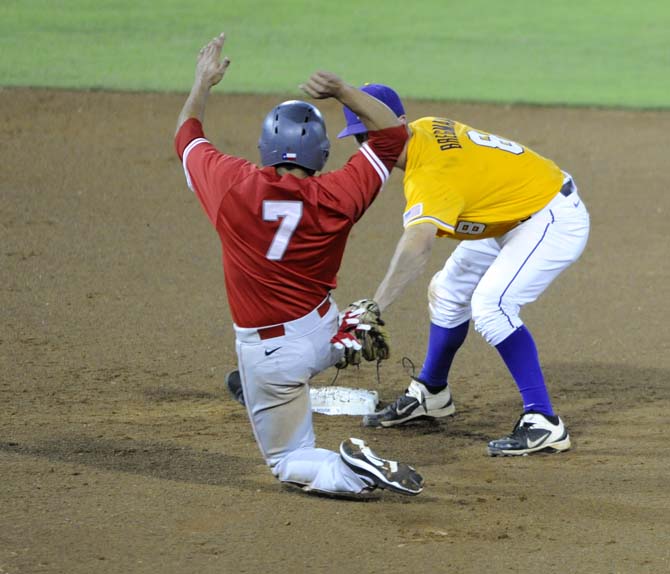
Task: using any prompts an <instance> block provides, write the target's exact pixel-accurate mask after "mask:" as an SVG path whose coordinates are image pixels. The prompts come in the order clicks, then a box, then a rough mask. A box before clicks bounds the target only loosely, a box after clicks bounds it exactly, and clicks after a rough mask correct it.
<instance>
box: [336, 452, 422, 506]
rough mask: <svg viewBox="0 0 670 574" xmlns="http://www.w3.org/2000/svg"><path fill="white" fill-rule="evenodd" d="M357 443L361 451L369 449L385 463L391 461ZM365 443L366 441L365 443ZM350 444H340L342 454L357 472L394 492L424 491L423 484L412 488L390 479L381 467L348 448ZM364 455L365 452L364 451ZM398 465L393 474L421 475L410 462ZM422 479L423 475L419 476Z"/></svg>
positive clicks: (410, 494)
mask: <svg viewBox="0 0 670 574" xmlns="http://www.w3.org/2000/svg"><path fill="white" fill-rule="evenodd" d="M354 444H356V445H357V446H358V447H359V449H361V451H363V449H367V451H368V452H369V453H370V454H371V455H372V456H374V457H375V458H377V459H379V460H380V461H383V462H384V463H389V462H391V461H387V460H385V459H381V458H379V457H378V456H376V455H374V453H373V452H372V451H371V450H370V448H369V447H367V446H361V445H360V444H357V443H354ZM363 445H364V443H363ZM347 447H348V445H346V443H342V445H341V446H340V454H341V456H342V458H343V459H344V461H345V463H346V464H347V465H348V466H349V467H351V468H352V470H354V471H355V472H356V473H359V474H363V475H365V476H368V477H370V478H371V479H372V480H373V481H374V482H375V484H376V485H377V486H378V487H379V488H383V489H385V490H391V491H393V492H397V493H399V494H406V495H408V496H416V495H417V494H420V493H421V492H422V491H423V486H421V487H420V488H419V489H410V488H407V487H404V486H402V484H400V482H399V481H397V480H392V479H389V478H388V477H386V476H385V475H384V473H383V472H381V470H380V469H379V467H377V466H375V465H374V464H373V463H371V462H368V461H367V460H366V459H361V458H358V457H357V456H356V455H355V453H354V452H350V451H349V450H348V448H347ZM363 455H364V456H367V455H365V453H363ZM396 464H397V465H398V470H396V471H395V472H394V473H393V474H394V475H400V474H405V475H411V474H415V475H417V476H419V474H418V473H417V472H416V471H415V470H414V469H413V468H412V467H411V466H409V465H408V464H405V463H403V462H398V463H396ZM419 478H420V479H421V477H420V476H419ZM421 482H422V483H423V479H421Z"/></svg>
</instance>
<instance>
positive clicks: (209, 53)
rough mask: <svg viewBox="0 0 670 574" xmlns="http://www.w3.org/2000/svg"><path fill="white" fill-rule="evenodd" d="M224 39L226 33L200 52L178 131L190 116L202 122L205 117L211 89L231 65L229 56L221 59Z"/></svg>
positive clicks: (180, 116)
mask: <svg viewBox="0 0 670 574" xmlns="http://www.w3.org/2000/svg"><path fill="white" fill-rule="evenodd" d="M224 39H225V35H224V34H223V33H221V34H219V35H218V36H216V37H215V38H214V39H213V40H212V41H211V42H209V43H208V44H207V45H206V46H204V47H203V48H202V49H201V50H200V52H199V53H198V62H197V64H196V67H195V80H194V81H193V86H192V87H191V92H190V93H189V95H188V98H186V102H185V103H184V107H182V109H181V112H180V114H179V117H178V118H177V131H179V128H180V127H181V126H182V124H183V123H184V122H185V121H186V120H188V119H190V118H196V119H198V120H200V122H202V121H203V120H204V119H205V106H206V105H207V96H209V92H210V90H211V89H212V88H213V87H214V86H216V84H218V83H219V82H220V81H221V78H223V76H224V74H225V73H226V70H227V69H228V66H229V65H230V59H229V58H228V57H224V58H223V59H221V49H222V48H223V42H224Z"/></svg>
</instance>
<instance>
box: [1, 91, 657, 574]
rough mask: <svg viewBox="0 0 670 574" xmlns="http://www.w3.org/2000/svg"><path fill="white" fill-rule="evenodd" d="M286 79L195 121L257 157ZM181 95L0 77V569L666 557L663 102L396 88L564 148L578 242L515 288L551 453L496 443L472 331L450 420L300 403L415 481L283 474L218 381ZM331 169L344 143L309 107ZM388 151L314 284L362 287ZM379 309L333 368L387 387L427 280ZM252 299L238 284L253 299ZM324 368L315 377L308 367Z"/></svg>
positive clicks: (33, 572)
mask: <svg viewBox="0 0 670 574" xmlns="http://www.w3.org/2000/svg"><path fill="white" fill-rule="evenodd" d="M288 97H295V96H286V98H282V97H281V96H278V97H247V96H229V95H222V94H221V93H215V94H214V95H213V96H212V97H211V101H210V104H209V109H208V111H207V118H206V131H207V134H208V135H209V137H210V139H211V140H212V141H213V142H214V143H215V144H217V145H218V146H219V147H220V148H222V149H224V150H226V151H228V152H230V153H234V154H238V155H243V156H246V157H248V158H249V159H252V160H256V158H257V151H256V141H257V137H258V133H259V129H260V123H261V120H262V118H263V116H264V114H265V113H266V112H267V110H268V109H270V107H271V106H272V105H274V104H275V103H277V102H278V101H281V100H282V99H287V98H288ZM183 100H184V96H183V95H153V94H117V93H102V92H90V93H84V92H77V93H71V92H65V91H57V92H53V91H47V90H18V89H17V90H0V133H1V134H2V158H3V160H2V170H1V171H0V194H1V197H2V201H1V203H0V238H1V243H0V244H1V246H2V250H1V251H0V260H1V261H2V283H1V285H0V304H1V308H2V331H1V334H0V358H1V361H2V371H1V378H0V401H1V403H2V407H1V412H2V416H1V417H0V465H1V466H0V468H1V469H2V470H1V476H0V485H1V486H0V508H1V509H2V512H0V573H1V574H19V573H21V574H24V573H25V574H37V573H68V574H79V573H81V574H84V573H86V574H90V573H124V574H127V573H138V574H144V573H146V574H153V573H160V574H176V573H179V574H184V573H190V572H193V573H198V574H204V573H210V572H211V573H214V572H217V573H218V572H227V573H228V572H229V573H234V572H244V573H253V574H256V573H258V574H260V573H266V572H281V573H284V572H287V573H301V572H333V573H340V572H352V571H354V572H384V573H387V574H391V573H396V572H397V573H399V572H408V571H416V572H455V573H480V572H481V573H483V572H494V573H498V572H514V573H520V574H526V573H531V572H532V573H535V572H547V573H554V572H556V573H557V572H574V573H587V572H588V573H593V574H601V573H635V574H637V573H649V574H657V573H661V572H670V543H669V540H670V479H669V478H668V477H669V476H670V446H669V444H670V443H669V441H668V436H667V433H666V430H665V424H667V415H668V411H669V410H670V328H669V326H668V324H669V316H668V300H669V299H670V293H669V289H668V285H669V284H670V265H669V260H670V258H669V255H668V253H669V249H668V243H669V241H670V234H669V233H668V223H667V221H668V217H669V216H670V201H669V199H668V197H669V193H670V191H669V190H670V170H669V169H668V149H667V140H668V133H670V113H668V112H651V111H647V112H635V111H629V110H628V111H627V110H603V109H561V108H550V107H522V106H518V107H517V106H505V107H503V106H492V105H487V106H481V105H465V104H446V103H438V102H408V106H407V108H408V114H409V116H410V117H411V118H417V117H420V116H424V115H443V116H448V117H452V118H455V119H458V120H461V121H464V122H466V123H469V124H471V125H473V126H475V127H479V128H482V129H485V130H488V131H492V132H494V133H499V134H501V135H504V136H506V137H509V138H511V139H515V140H518V141H521V142H523V143H525V144H527V145H529V146H530V147H532V148H534V149H536V150H537V151H538V152H540V153H542V154H543V155H546V156H548V157H551V158H552V159H554V160H556V161H557V163H559V165H560V166H561V167H563V168H564V169H566V170H568V171H570V172H571V173H572V174H573V175H574V177H575V179H576V181H577V184H578V185H579V187H580V195H581V197H582V198H583V200H584V201H585V202H586V205H587V207H588V208H589V211H590V212H591V217H592V232H591V238H590V241H589V244H588V246H587V249H586V251H585V253H584V254H583V256H582V258H581V259H580V261H578V262H577V263H576V264H575V265H574V266H573V267H572V268H570V269H568V271H566V272H565V273H564V274H563V275H562V276H561V277H560V278H559V279H558V280H557V281H556V282H555V283H554V285H552V286H551V287H550V289H549V290H548V291H547V292H546V293H545V295H543V297H542V298H541V299H540V300H539V301H537V302H536V303H534V304H532V305H530V306H528V308H527V309H525V310H524V313H523V315H522V316H523V318H524V320H525V321H526V323H527V325H528V326H529V328H530V329H531V331H532V332H533V334H534V336H535V338H536V341H537V344H538V347H539V351H540V356H541V359H542V361H543V363H544V366H545V370H546V376H547V380H548V384H549V388H550V391H551V393H552V396H553V400H554V405H555V407H556V409H557V410H558V412H559V413H560V414H561V416H562V417H563V418H564V419H565V421H566V423H567V425H568V427H569V429H570V432H571V436H572V439H573V449H572V450H571V451H569V452H566V453H563V454H560V455H540V456H533V457H526V458H515V459H506V458H503V459H499V458H489V457H487V456H486V452H485V446H486V441H487V440H488V439H490V438H497V437H499V436H501V435H502V434H504V433H506V432H508V431H510V430H511V428H512V426H513V424H514V422H515V421H516V418H517V416H518V415H519V413H520V406H521V405H520V402H519V398H518V394H517V391H516V388H515V386H514V383H513V382H512V380H511V379H510V377H509V375H508V374H507V372H506V370H505V369H504V366H503V364H502V362H501V361H500V359H499V357H498V355H497V353H496V352H495V351H494V350H492V349H490V348H489V347H488V346H487V345H486V344H485V343H484V342H483V341H482V340H481V338H480V337H479V336H478V335H477V334H476V333H474V332H471V333H470V335H469V338H468V340H467V341H466V344H465V346H464V348H463V349H462V352H461V353H460V354H459V355H458V357H457V358H456V361H455V364H454V368H453V371H452V372H453V376H452V379H451V381H452V392H453V393H454V399H455V402H456V408H457V413H456V416H455V417H453V418H450V419H447V420H446V421H443V422H438V423H435V424H426V423H418V424H414V425H412V426H409V427H406V428H402V429H390V430H375V429H366V428H362V427H361V426H360V423H359V420H358V418H356V417H328V416H325V415H315V417H314V420H315V428H316V433H317V440H318V445H319V446H322V447H326V448H331V449H336V448H337V447H338V445H339V443H340V441H341V440H342V439H344V438H346V437H349V436H358V437H361V438H364V439H365V440H367V441H368V442H369V443H370V444H371V446H372V447H373V448H374V449H375V450H376V451H377V452H378V453H379V454H381V455H387V456H389V457H392V458H397V459H400V460H404V461H408V462H411V463H413V464H414V465H415V466H416V468H417V469H418V470H420V471H421V472H422V473H423V474H424V476H425V478H426V489H425V491H424V493H423V494H421V495H420V496H418V497H416V498H406V497H402V496H400V495H394V494H389V493H382V495H381V496H380V497H379V498H377V499H375V500H373V501H370V502H348V501H341V500H332V499H328V498H320V497H315V496H309V495H306V494H303V493H301V492H299V491H296V490H289V489H286V488H285V487H282V486H281V485H280V484H279V483H277V482H276V481H275V480H274V478H273V477H272V476H271V474H270V472H269V471H268V470H267V468H266V467H265V465H264V463H263V461H262V460H261V458H260V454H259V451H258V449H257V447H256V445H255V443H254V440H253V437H252V433H251V429H250V426H249V424H248V422H247V419H246V413H245V411H244V410H243V409H242V408H241V407H240V406H239V405H237V404H236V403H234V402H232V401H231V400H230V399H229V397H228V396H227V394H226V392H225V390H224V388H223V377H224V374H225V372H226V371H227V370H229V369H231V368H233V367H234V366H235V351H234V339H233V334H232V329H231V321H230V315H229V313H228V309H227V304H226V298H225V292H224V289H223V273H222V269H221V265H220V248H219V244H218V239H217V237H216V234H215V232H214V231H213V229H211V228H210V226H209V223H208V221H207V219H206V217H205V215H204V213H203V211H202V209H201V208H200V206H199V204H198V203H197V201H196V199H195V197H194V196H193V195H192V194H191V193H190V192H189V191H188V190H187V188H186V185H185V181H184V176H183V172H182V169H181V165H180V162H179V161H178V159H177V158H176V156H175V154H174V151H173V147H172V136H173V133H174V127H175V121H176V117H177V114H178V112H179V110H180V108H181V105H182V103H183ZM321 108H322V109H323V110H324V113H325V115H326V119H327V121H328V125H329V126H330V134H331V139H332V140H333V142H332V143H333V153H332V156H331V159H330V161H329V164H328V167H329V168H330V169H334V168H336V167H339V166H340V165H341V164H342V163H343V162H344V161H345V160H346V158H347V157H348V155H349V154H350V153H352V151H353V145H354V144H353V142H352V141H339V140H336V139H335V138H334V134H336V133H337V131H338V130H339V129H340V128H341V126H342V123H343V120H342V118H341V115H340V111H339V109H338V107H337V105H336V104H335V103H334V102H324V103H322V105H321ZM401 184H402V177H401V173H395V174H394V175H393V176H392V180H391V181H390V182H389V184H388V185H387V187H386V188H385V189H384V191H383V192H382V194H381V195H380V197H379V198H378V200H377V201H376V203H375V204H374V205H373V207H372V209H371V210H370V211H369V212H368V213H367V214H366V215H365V217H364V218H363V219H362V220H361V222H360V223H359V224H358V226H357V227H355V228H354V231H353V233H352V236H351V240H350V242H349V245H348V249H347V252H346V255H345V259H344V264H343V267H342V269H341V272H340V274H339V287H338V289H337V290H336V291H335V292H334V295H335V298H336V300H337V301H338V302H339V304H340V306H343V305H345V304H346V303H348V302H350V301H351V300H353V299H358V298H361V297H365V296H371V295H372V294H373V293H374V289H375V287H376V285H377V284H378V282H379V281H380V279H381V278H382V276H383V274H384V272H385V269H386V265H387V263H388V261H389V259H390V257H391V254H392V252H393V249H394V247H395V243H396V241H397V239H398V237H399V236H400V234H401V232H402V225H401V213H402V211H403V207H404V201H403V195H402V187H401ZM455 245H456V243H455V242H452V241H449V240H442V241H440V242H439V243H438V245H437V248H436V250H435V253H434V254H433V257H432V259H431V262H430V265H429V271H427V272H426V274H425V275H424V276H422V277H421V278H420V280H418V281H417V282H416V283H415V285H413V286H412V287H411V288H410V289H409V290H408V292H406V293H405V294H404V296H403V297H402V299H401V300H400V301H398V302H397V303H396V304H395V305H394V306H393V307H391V308H390V309H389V311H388V313H387V320H388V326H389V329H390V333H391V336H392V340H393V353H394V355H393V357H392V359H391V360H390V361H389V362H388V363H386V364H384V365H383V366H382V368H381V370H380V382H379V383H378V382H377V378H376V372H375V368H374V366H372V365H364V366H363V367H362V368H361V369H359V370H347V371H343V372H341V373H340V375H339V377H338V379H337V384H339V385H347V386H352V387H358V388H368V389H375V390H377V391H378V392H379V394H380V397H381V399H382V401H389V400H392V399H394V398H395V397H396V395H397V394H398V393H399V392H401V391H402V390H403V389H404V388H405V386H406V385H407V382H408V379H407V376H406V374H405V372H404V370H403V368H402V366H401V359H402V357H403V356H408V357H410V358H412V359H413V360H414V363H415V364H417V365H420V363H421V360H422V358H423V353H424V348H425V344H426V336H427V328H428V315H427V310H426V305H427V304H426V287H427V284H428V281H429V279H430V277H431V275H432V273H433V272H434V271H436V270H437V269H438V268H439V267H440V266H441V264H442V262H443V260H444V259H445V258H446V257H447V256H448V254H449V253H450V251H451V250H452V249H453V248H454V246H455ZM263 304H264V303H263V301H259V302H258V305H263ZM333 376H334V371H328V372H326V373H324V374H322V375H320V376H319V377H318V378H317V379H315V380H314V384H315V385H326V384H329V383H330V382H331V381H332V378H333Z"/></svg>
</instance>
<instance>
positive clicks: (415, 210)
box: [402, 203, 423, 225]
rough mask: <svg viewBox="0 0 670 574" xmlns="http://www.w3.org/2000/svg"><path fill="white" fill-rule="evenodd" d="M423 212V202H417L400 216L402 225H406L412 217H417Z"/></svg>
mask: <svg viewBox="0 0 670 574" xmlns="http://www.w3.org/2000/svg"><path fill="white" fill-rule="evenodd" d="M422 213H423V203H417V204H416V205H413V206H412V207H410V208H409V209H408V210H407V211H406V212H405V213H404V214H403V216H402V223H403V225H407V224H408V223H409V222H410V221H412V219H415V218H417V217H419V215H421V214H422Z"/></svg>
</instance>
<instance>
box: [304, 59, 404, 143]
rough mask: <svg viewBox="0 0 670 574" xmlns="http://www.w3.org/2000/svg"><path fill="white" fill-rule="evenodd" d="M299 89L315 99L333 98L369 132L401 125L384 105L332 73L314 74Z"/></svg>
mask: <svg viewBox="0 0 670 574" xmlns="http://www.w3.org/2000/svg"><path fill="white" fill-rule="evenodd" d="M300 88H301V89H302V90H303V91H304V92H305V93H306V94H309V95H310V96H312V97H313V98H316V99H325V98H335V99H336V100H338V101H339V102H340V103H341V104H343V105H345V106H347V107H348V108H349V109H350V110H352V111H353V112H354V113H355V114H356V115H357V116H358V117H360V119H361V121H362V122H363V123H364V124H365V126H366V127H367V128H368V130H369V131H376V130H382V129H385V128H390V127H394V126H399V125H401V122H400V120H399V119H398V117H397V116H396V114H395V113H394V112H393V111H392V110H391V109H390V108H389V107H388V106H387V105H386V104H384V103H383V102H381V101H379V100H377V99H376V98H373V97H372V96H370V95H369V94H366V93H365V92H363V91H361V90H359V89H357V88H355V87H354V86H352V85H350V84H347V83H346V82H345V81H343V80H342V78H340V77H339V76H337V75H336V74H333V73H332V72H315V73H314V74H312V75H311V77H310V78H309V80H308V81H307V82H305V83H304V84H301V85H300Z"/></svg>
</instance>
